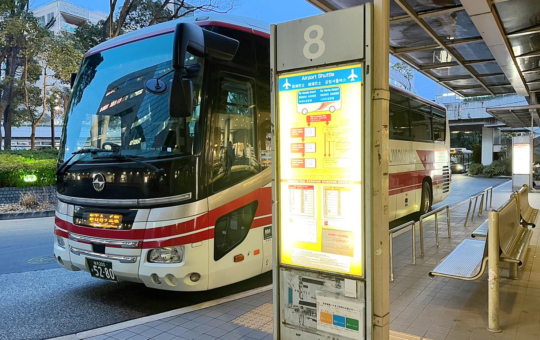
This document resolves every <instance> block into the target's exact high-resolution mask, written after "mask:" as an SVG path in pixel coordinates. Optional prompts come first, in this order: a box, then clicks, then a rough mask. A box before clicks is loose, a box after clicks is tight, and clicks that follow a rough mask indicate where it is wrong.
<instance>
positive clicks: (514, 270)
mask: <svg viewBox="0 0 540 340" xmlns="http://www.w3.org/2000/svg"><path fill="white" fill-rule="evenodd" d="M508 278H509V279H511V280H517V279H518V263H517V262H510V267H509V273H508Z"/></svg>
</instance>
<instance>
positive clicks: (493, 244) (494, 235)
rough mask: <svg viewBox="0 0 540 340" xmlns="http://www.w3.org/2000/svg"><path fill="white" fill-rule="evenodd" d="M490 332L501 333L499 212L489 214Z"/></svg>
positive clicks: (493, 211)
mask: <svg viewBox="0 0 540 340" xmlns="http://www.w3.org/2000/svg"><path fill="white" fill-rule="evenodd" d="M488 228H489V229H488V230H489V231H488V236H487V242H488V331H490V332H495V333H499V332H501V328H500V327H499V212H498V211H495V210H492V211H490V212H489V227H488Z"/></svg>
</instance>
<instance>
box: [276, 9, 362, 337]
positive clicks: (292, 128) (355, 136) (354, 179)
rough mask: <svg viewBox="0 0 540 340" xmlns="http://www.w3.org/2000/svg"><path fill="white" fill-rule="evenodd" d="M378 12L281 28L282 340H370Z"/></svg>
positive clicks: (279, 198)
mask: <svg viewBox="0 0 540 340" xmlns="http://www.w3.org/2000/svg"><path fill="white" fill-rule="evenodd" d="M370 9H371V8H370V4H368V5H364V6H358V7H355V8H351V9H348V10H342V11H337V12H332V13H328V14H323V15H320V16H316V17H311V18H307V19H302V20H297V21H291V22H287V23H284V24H280V25H277V26H272V30H271V33H272V36H271V44H272V45H271V46H272V47H271V51H272V52H271V56H272V72H273V84H274V85H273V90H272V96H273V99H272V101H273V119H274V126H275V160H276V162H275V172H274V180H275V182H274V197H275V207H274V228H275V229H274V230H275V235H277V237H275V238H274V240H275V241H274V242H276V247H274V253H275V261H274V263H275V268H274V275H275V277H274V301H275V303H276V307H275V308H277V309H276V315H275V316H276V320H275V329H274V333H275V334H277V338H278V339H297V338H298V337H301V338H302V339H319V338H320V337H321V335H323V336H325V337H328V338H333V339H363V338H365V334H366V327H369V324H367V323H366V317H367V316H366V303H369V302H370V300H369V299H367V300H366V296H368V295H369V294H367V292H366V281H365V280H366V276H365V268H368V267H369V263H367V261H366V256H365V254H366V242H365V240H366V233H365V228H364V219H365V216H364V211H365V210H366V209H364V205H365V204H364V188H363V185H362V183H363V181H364V176H365V175H364V169H363V163H364V161H363V159H364V153H363V145H364V143H365V141H364V138H363V136H364V135H365V134H364V113H363V112H364V108H365V100H364V98H365V97H364V93H365V81H366V76H368V75H367V74H366V71H365V67H364V59H365V55H366V51H367V47H366V44H365V41H366V39H365V36H366V35H368V34H370V30H369V29H368V28H367V27H368V26H369V25H368V23H371V20H370V18H369V16H370V15H371V11H370Z"/></svg>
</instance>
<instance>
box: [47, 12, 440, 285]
mask: <svg viewBox="0 0 540 340" xmlns="http://www.w3.org/2000/svg"><path fill="white" fill-rule="evenodd" d="M268 28H269V25H267V24H264V23H261V22H259V21H256V20H251V19H245V18H240V17H234V16H230V15H225V16H222V15H212V16H205V17H193V18H186V19H180V20H177V21H173V22H167V23H162V24H159V25H155V26H151V27H148V28H144V29H141V30H138V31H136V32H131V33H127V34H125V35H122V36H120V37H117V38H114V39H111V40H109V41H107V42H104V43H102V44H100V45H98V46H96V47H94V48H93V49H91V50H90V51H89V52H88V53H86V54H85V56H84V59H83V61H82V64H81V67H80V70H79V72H78V74H77V76H76V78H74V80H73V84H72V94H71V97H70V101H69V106H68V110H67V114H66V116H65V121H64V129H63V132H62V136H61V148H60V155H59V165H58V170H57V191H58V193H57V195H58V204H57V208H56V217H55V226H54V234H55V238H54V254H55V258H56V260H57V262H58V263H59V264H60V266H61V267H63V268H65V269H67V270H72V271H79V270H83V271H87V272H89V273H90V275H91V276H92V277H96V278H99V279H104V280H110V281H132V282H139V283H143V284H144V285H146V286H147V287H150V288H155V289H163V290H171V291H202V290H208V289H213V288H217V287H221V286H224V285H228V284H232V283H235V282H239V281H242V280H245V279H248V278H251V277H254V276H256V275H259V274H261V273H264V272H267V271H269V270H271V269H272V236H273V235H272V187H271V179H272V174H271V167H272V154H271V146H272V130H271V119H270V72H269V71H270V42H269V41H270V40H269V33H268ZM391 93H392V102H393V103H394V104H395V105H397V106H399V107H402V108H406V110H404V111H403V112H398V111H396V110H394V109H393V108H394V106H393V105H394V104H392V105H391V122H392V123H391V124H393V125H391V131H393V132H392V134H391V138H392V140H391V141H390V146H391V148H392V152H391V155H390V160H391V162H390V165H391V166H390V168H391V174H390V190H391V191H390V199H391V202H393V203H392V204H391V206H390V208H391V210H390V211H391V219H394V218H396V216H398V215H401V214H404V213H407V212H409V211H410V212H413V210H415V209H416V211H417V210H419V209H420V210H421V209H424V210H426V209H427V210H429V208H430V206H431V204H432V203H433V202H437V201H438V200H440V199H441V198H442V197H443V196H444V195H447V192H448V191H449V188H448V185H449V177H448V178H447V177H445V176H449V172H448V175H447V172H445V167H446V168H448V152H447V151H448V150H447V148H445V145H446V144H445V143H446V137H445V136H446V135H445V132H446V131H447V127H446V125H445V121H444V119H445V114H444V110H443V109H441V108H440V107H439V106H437V105H434V104H431V103H429V102H426V101H424V100H420V99H418V98H416V97H414V96H412V95H410V94H408V93H405V92H403V91H401V90H398V89H395V88H393V89H392V92H391ZM398 97H399V98H398ZM396 98H398V99H396ZM396 100H399V101H398V102H396ZM321 103H322V104H321ZM420 104H421V105H420ZM323 106H324V107H323ZM339 108H340V106H339V103H332V105H326V103H323V102H322V101H320V103H318V104H317V107H314V108H311V107H310V108H309V109H308V108H306V110H308V111H309V112H315V111H321V110H337V109H339ZM303 110H304V108H302V109H301V111H303ZM392 110H393V111H392ZM392 112H393V113H392ZM416 112H418V114H419V115H420V116H418V114H417V113H416ZM306 114H307V113H306ZM392 115H394V116H392ZM398 116H399V117H398ZM409 116H410V119H409ZM392 117H393V118H392ZM419 117H421V118H422V119H420V120H419ZM411 124H412V126H411ZM405 126H406V127H405ZM432 127H433V129H432ZM428 128H429V132H428V131H427V130H426V129H428ZM431 129H432V130H431ZM432 132H433V133H432ZM428 134H429V136H427V135H428ZM445 150H446V151H445ZM445 152H446V153H445ZM411 179H413V180H414V183H413V182H411ZM417 182H418V183H420V185H418V183H417ZM423 183H426V184H425V185H424V184H423ZM422 195H425V197H423V196H422ZM421 198H422V199H424V200H425V201H426V202H427V203H425V204H424V205H421V206H422V208H418V206H419V204H420V203H419V202H421ZM401 201H404V202H405V203H403V202H401ZM396 210H397V212H398V213H397V214H396V212H395V211H396Z"/></svg>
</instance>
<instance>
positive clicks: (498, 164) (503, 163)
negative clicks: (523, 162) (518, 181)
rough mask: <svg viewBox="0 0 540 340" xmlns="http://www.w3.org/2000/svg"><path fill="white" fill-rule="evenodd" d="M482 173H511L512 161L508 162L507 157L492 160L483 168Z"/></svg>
mask: <svg viewBox="0 0 540 340" xmlns="http://www.w3.org/2000/svg"><path fill="white" fill-rule="evenodd" d="M482 174H483V175H484V176H486V177H493V176H505V175H506V176H508V175H511V174H512V163H511V162H510V159H509V158H504V159H499V160H496V161H493V162H492V163H491V164H490V165H488V166H486V167H485V168H484V170H483V171H482Z"/></svg>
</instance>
